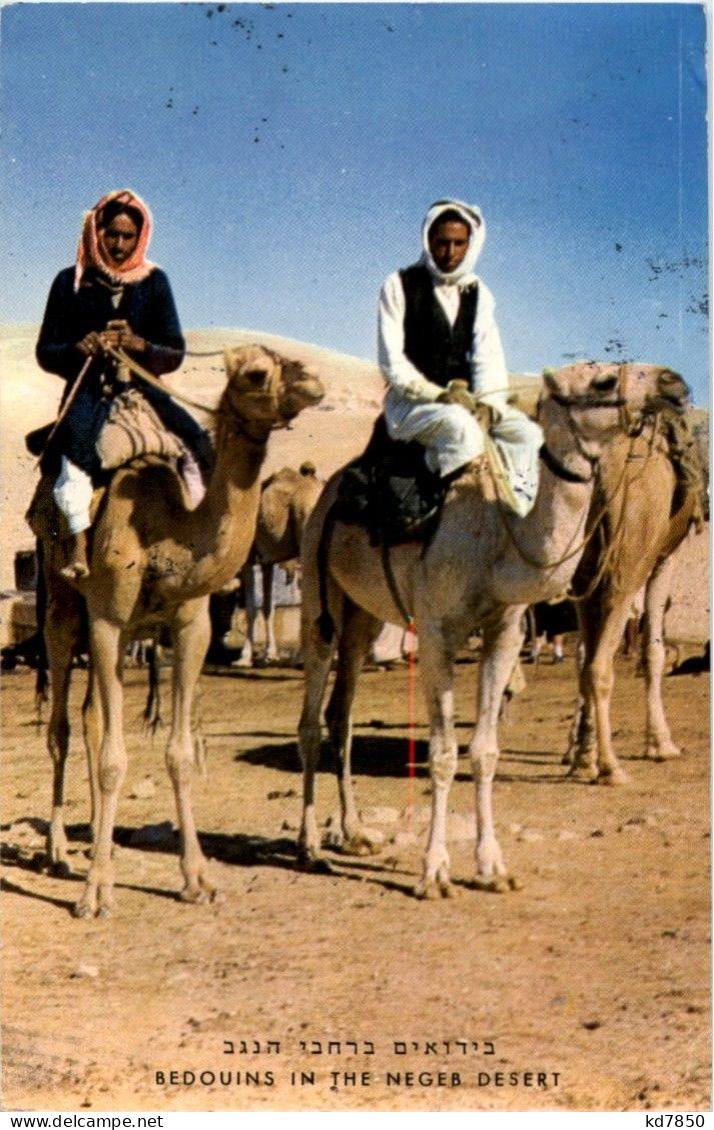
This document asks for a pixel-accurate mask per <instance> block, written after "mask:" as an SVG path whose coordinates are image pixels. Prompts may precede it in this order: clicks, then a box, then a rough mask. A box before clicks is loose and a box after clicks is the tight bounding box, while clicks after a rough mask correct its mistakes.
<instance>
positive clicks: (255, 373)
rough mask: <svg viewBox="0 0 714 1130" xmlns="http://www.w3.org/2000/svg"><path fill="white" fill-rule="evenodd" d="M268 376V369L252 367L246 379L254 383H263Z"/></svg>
mask: <svg viewBox="0 0 714 1130" xmlns="http://www.w3.org/2000/svg"><path fill="white" fill-rule="evenodd" d="M267 376H268V370H267V369H250V370H249V371H248V372H247V373H246V374H245V377H246V380H247V381H249V382H250V383H251V384H252V385H262V384H263V382H264V381H265V380H266V378H267Z"/></svg>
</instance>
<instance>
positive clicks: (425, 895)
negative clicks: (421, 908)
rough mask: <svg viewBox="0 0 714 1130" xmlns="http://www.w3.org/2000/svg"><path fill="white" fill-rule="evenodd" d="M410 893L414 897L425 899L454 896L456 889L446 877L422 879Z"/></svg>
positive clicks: (450, 897)
mask: <svg viewBox="0 0 714 1130" xmlns="http://www.w3.org/2000/svg"><path fill="white" fill-rule="evenodd" d="M412 893H413V895H414V897H415V898H417V899H423V900H425V901H427V900H432V899H438V898H443V899H452V898H456V890H455V888H454V887H453V886H452V885H451V883H450V881H449V880H448V879H422V880H421V882H420V883H417V885H416V886H415V887H414V889H413V892H412Z"/></svg>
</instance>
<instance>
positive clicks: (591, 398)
mask: <svg viewBox="0 0 714 1130" xmlns="http://www.w3.org/2000/svg"><path fill="white" fill-rule="evenodd" d="M660 372H661V370H659V369H655V368H654V367H653V366H642V365H634V364H633V365H622V366H618V365H612V364H606V363H602V364H598V363H594V362H581V363H578V364H576V365H573V366H569V367H567V368H564V369H560V370H558V371H556V372H550V373H546V374H544V386H545V393H544V395H543V396H542V399H541V403H540V409H539V419H540V422H541V425H542V427H543V430H544V435H545V443H544V446H543V449H542V452H541V455H542V462H541V474H540V484H539V490H538V495H537V498H536V502H535V506H534V508H533V509H532V511H531V512H530V513H529V514H528V515H527V516H526V517H525V518H519V517H516V516H515V515H514V514H513V512H511V511H507V510H506V509H505V507H504V505H503V503H502V501H501V499H500V497H499V496H498V493H497V490H498V488H497V485H496V483H497V480H496V479H495V477H493V476H492V474H491V473H490V472H489V469H488V465H487V464H486V462H485V460H483V459H481V460H476V461H475V462H474V463H473V464H472V465H471V467H470V468H468V469H467V470H466V471H465V472H464V473H463V474H462V475H461V476H460V477H458V478H457V479H456V480H455V481H454V482H453V484H452V485H451V487H450V490H449V493H448V495H447V497H446V500H445V502H444V505H443V510H442V513H441V518H440V522H439V525H438V527H437V529H436V532H435V533H434V534H433V536H432V538H431V540H430V541H429V542H428V544H427V545H426V546H424V545H421V544H414V543H411V544H404V545H399V546H396V547H393V548H392V549H391V550H390V551H389V558H390V562H391V572H392V582H393V583H392V584H390V583H389V582H388V580H387V576H386V572H385V568H384V560H383V551H382V549H381V547H379V546H373V545H371V544H370V539H369V534H368V532H367V531H366V530H365V529H364V528H363V527H361V526H359V525H356V524H355V525H348V524H344V523H341V522H340V521H338V520H337V519H336V517H335V516H334V515H331V508H332V504H333V501H334V500H335V498H336V497H337V492H338V487H339V481H340V476H341V474H342V472H338V473H337V475H336V476H334V477H333V478H332V479H331V480H330V482H329V483H328V485H327V486H326V488H325V491H324V492H323V494H322V497H321V499H320V500H319V502H318V504H317V506H316V507H315V510H314V511H313V513H312V515H311V517H310V519H309V521H308V524H307V527H306V530H305V536H304V539H303V554H302V566H303V614H302V641H303V642H302V646H303V659H304V665H305V683H304V697H303V707H302V714H301V717H300V721H299V726H298V742H299V749H300V755H301V758H302V762H303V767H304V782H303V815H302V824H301V829H300V834H299V841H298V850H299V854H300V858H301V860H302V862H303V863H304V865H305V866H307V867H311V866H314V865H315V864H316V863H317V860H318V850H319V833H318V823H317V817H316V809H315V770H316V765H317V760H318V755H319V750H320V733H321V726H320V712H321V704H322V700H323V697H324V694H325V688H326V685H327V680H328V675H329V671H330V665H331V658H332V654H333V651H334V649H335V647H336V648H337V671H336V675H335V681H334V686H333V689H332V693H331V696H330V699H329V703H328V706H327V709H326V711H325V718H326V722H327V727H328V733H329V739H330V743H331V746H332V750H333V753H334V755H335V760H336V764H337V766H338V775H339V792H340V806H341V818H342V833H343V837H344V844H345V848H346V850H354V851H357V852H360V851H364V850H372V848H373V845H372V843H371V841H370V837H369V833H368V830H367V829H366V828H364V827H363V826H362V825H361V823H360V818H359V814H358V811H357V806H356V803H355V798H354V794H353V788H352V780H351V772H350V746H351V706H352V701H353V698H354V693H355V689H356V685H357V680H358V676H359V672H360V669H361V666H362V663H363V660H364V656H365V654H366V652H367V651H368V649H369V646H370V644H371V642H372V641H373V639H374V638H375V636H376V635H377V633H378V631H379V629H380V627H381V624H382V623H383V622H384V621H385V620H388V621H391V622H393V623H402V624H404V623H405V620H406V617H405V612H406V613H407V615H411V616H413V617H414V620H415V623H416V627H417V629H418V632H419V667H420V674H421V680H422V684H423V691H424V695H425V699H426V703H427V709H428V714H429V727H430V736H429V771H430V776H431V782H432V799H431V822H430V829H429V835H428V842H427V847H426V852H425V856H424V862H423V873H422V877H421V880H420V882H419V883H418V885H417V886H416V888H415V891H414V893H415V894H416V895H417V896H418V897H436V896H438V895H443V896H449V895H451V894H452V893H453V888H452V885H451V879H450V864H449V855H448V850H447V846H446V818H447V811H448V797H449V789H450V786H451V782H452V780H453V778H454V773H455V770H456V759H457V746H456V734H455V723H454V701H453V664H454V659H455V655H456V652H457V649H458V648H459V647H460V646H461V645H462V644H463V643H464V641H465V640H466V638H467V636H468V634H469V633H470V632H472V631H473V630H474V629H476V628H477V627H479V626H480V627H481V628H482V631H483V650H482V661H481V664H480V680H479V690H478V716H477V722H476V727H475V730H474V733H473V736H472V738H471V741H470V744H469V753H470V757H471V765H472V769H473V774H474V780H475V793H476V797H475V805H476V827H477V831H476V851H475V855H476V885H477V886H480V887H488V888H491V889H495V890H507V889H509V888H514V887H516V886H518V883H517V881H516V879H515V878H514V876H512V875H510V874H509V872H508V869H507V867H506V864H505V861H504V859H503V855H502V852H501V848H500V846H499V843H498V840H497V838H496V833H495V829H494V823H493V810H492V783H493V778H494V774H495V770H496V764H497V761H498V755H499V753H498V739H497V722H498V715H499V709H500V705H501V698H502V695H503V691H504V688H505V686H506V683H507V681H508V678H509V675H510V673H511V671H512V670H513V666H514V663H515V661H516V658H517V656H518V653H519V650H520V647H521V643H522V640H523V630H522V620H523V613H524V611H525V609H526V607H527V605H529V604H531V603H534V602H535V601H538V600H548V599H550V598H552V597H554V596H556V595H558V594H560V593H564V592H565V591H566V589H567V587H568V585H569V583H570V581H571V579H572V576H573V574H574V572H575V569H576V567H577V565H578V563H579V561H580V558H581V556H582V554H583V551H584V549H585V547H586V544H587V541H588V538H589V530H587V529H586V520H587V516H588V513H589V510H590V503H591V499H592V495H593V489H594V487H595V483H596V481H597V478H598V464H599V461H600V457H601V455H602V454H603V451H604V450H605V447H606V445H607V443H608V441H610V440H611V439H612V438H613V437H615V436H617V435H619V434H621V433H622V432H624V431H625V430H626V428H627V427H628V424H630V423H632V421H635V422H637V421H638V420H640V419H641V418H642V415H643V413H644V412H645V411H647V410H649V408H650V402H651V401H652V400H653V399H655V398H656V393H657V377H658V375H659V374H660ZM625 402H626V404H627V413H626V414H625V412H624V411H623V405H624V403H625ZM326 524H327V527H328V530H329V531H330V535H329V538H323V530H324V528H325V526H326ZM321 563H323V564H324V570H323V572H322V577H321V570H320V565H321ZM395 594H398V599H397V597H396V596H395ZM325 603H326V604H327V607H326V608H325V607H323V605H324V604H325ZM399 604H401V605H402V609H400V608H399V607H398V605H399Z"/></svg>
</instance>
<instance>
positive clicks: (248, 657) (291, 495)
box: [235, 462, 324, 667]
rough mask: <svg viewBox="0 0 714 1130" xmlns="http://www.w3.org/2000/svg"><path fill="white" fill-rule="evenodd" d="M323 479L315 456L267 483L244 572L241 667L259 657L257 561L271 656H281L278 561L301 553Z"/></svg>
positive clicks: (238, 662) (270, 658)
mask: <svg viewBox="0 0 714 1130" xmlns="http://www.w3.org/2000/svg"><path fill="white" fill-rule="evenodd" d="M323 485H324V484H323V483H322V481H321V480H320V479H318V478H317V475H316V473H315V465H314V464H313V463H310V462H305V463H302V464H301V466H300V469H299V470H298V471H296V470H294V468H292V467H283V468H282V470H280V471H276V472H275V474H274V475H270V477H269V478H267V479H266V480H265V482H264V483H263V485H262V488H261V494H260V506H259V507H258V524H257V526H256V528H255V541H254V543H253V549H252V551H251V554H250V557H249V558H248V561H247V562H246V564H245V565H244V566H243V568H242V569H241V573H240V579H241V585H242V587H243V592H244V594H245V613H246V619H247V628H248V630H247V633H246V639H245V643H244V644H243V648H242V650H241V653H240V656H239V658H238V659H237V660H236V664H235V665H236V666H238V667H252V666H253V663H254V660H255V625H256V619H257V615H258V606H257V601H256V598H255V576H254V573H253V567H254V565H259V566H260V569H261V573H262V580H263V599H262V604H261V611H262V613H263V622H264V625H265V640H266V650H265V658H266V660H267V661H268V662H269V663H272V662H275V661H276V660H277V658H278V645H277V641H276V638H275V609H274V606H273V577H274V573H275V566H276V565H281V564H283V562H287V561H293V560H295V559H296V558H299V556H300V543H301V541H302V535H303V530H304V529H305V523H306V522H307V520H308V518H309V516H310V514H311V513H312V511H313V509H314V506H315V503H316V502H317V500H318V498H319V497H320V494H321V492H322V488H323Z"/></svg>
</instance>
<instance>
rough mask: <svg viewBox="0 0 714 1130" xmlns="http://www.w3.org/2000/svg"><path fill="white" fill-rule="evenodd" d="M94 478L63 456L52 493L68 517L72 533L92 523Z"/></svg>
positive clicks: (87, 527) (79, 531) (78, 531)
mask: <svg viewBox="0 0 714 1130" xmlns="http://www.w3.org/2000/svg"><path fill="white" fill-rule="evenodd" d="M92 491H93V488H92V480H91V479H90V477H89V475H87V474H86V472H84V471H82V470H81V469H80V468H79V467H78V466H77V465H76V464H75V463H70V461H69V459H68V458H67V457H66V455H63V456H62V467H61V469H60V473H59V475H58V476H57V482H56V483H55V485H54V487H53V490H52V493H53V495H54V498H55V502H56V503H57V505H58V506H59V508H60V510H61V511H62V513H63V514H64V516H65V518H66V519H67V523H68V525H69V529H70V533H72V534H80V533H81V532H82V530H88V529H89V526H90V525H91V523H90V519H89V507H90V504H91V501H92Z"/></svg>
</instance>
